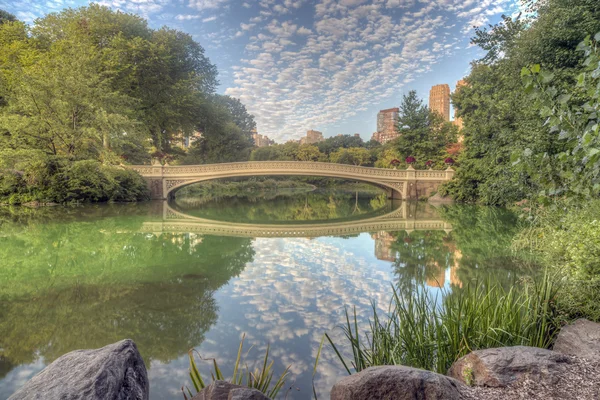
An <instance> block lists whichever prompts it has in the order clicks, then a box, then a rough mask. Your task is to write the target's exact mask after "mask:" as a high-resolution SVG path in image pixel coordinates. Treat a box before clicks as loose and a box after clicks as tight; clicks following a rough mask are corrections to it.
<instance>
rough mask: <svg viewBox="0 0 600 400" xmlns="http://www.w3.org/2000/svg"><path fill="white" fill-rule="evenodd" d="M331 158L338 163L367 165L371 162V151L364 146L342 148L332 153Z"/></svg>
mask: <svg viewBox="0 0 600 400" xmlns="http://www.w3.org/2000/svg"><path fill="white" fill-rule="evenodd" d="M329 159H330V161H331V162H334V163H338V164H352V165H365V164H369V163H370V162H371V153H370V152H369V150H367V149H365V148H364V147H351V148H349V149H344V148H341V149H338V150H336V151H335V152H333V153H331V155H330V156H329Z"/></svg>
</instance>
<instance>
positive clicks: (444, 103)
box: [429, 83, 450, 121]
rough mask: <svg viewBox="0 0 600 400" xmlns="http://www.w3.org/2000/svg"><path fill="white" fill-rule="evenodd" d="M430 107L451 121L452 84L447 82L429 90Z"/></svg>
mask: <svg viewBox="0 0 600 400" xmlns="http://www.w3.org/2000/svg"><path fill="white" fill-rule="evenodd" d="M429 109H430V110H431V111H435V112H437V113H438V114H440V115H441V116H442V117H444V120H445V121H450V86H448V84H447V83H444V84H441V85H435V86H434V87H432V88H431V90H430V91H429Z"/></svg>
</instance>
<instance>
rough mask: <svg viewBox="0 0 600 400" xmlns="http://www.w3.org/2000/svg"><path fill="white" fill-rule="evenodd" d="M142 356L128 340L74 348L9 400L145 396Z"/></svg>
mask: <svg viewBox="0 0 600 400" xmlns="http://www.w3.org/2000/svg"><path fill="white" fill-rule="evenodd" d="M148 392H149V385H148V375H147V373H146V366H145V365H144V360H143V359H142V357H141V356H140V353H139V352H138V350H137V347H136V346H135V343H134V342H133V341H132V340H130V339H126V340H122V341H120V342H117V343H114V344H111V345H108V346H106V347H102V348H101V349H95V350H76V351H72V352H70V353H67V354H65V355H63V356H61V357H60V358H58V359H56V360H55V361H54V362H53V363H52V364H50V365H48V366H47V367H46V368H44V369H43V370H42V371H41V372H40V373H39V374H37V375H35V376H34V377H33V378H31V380H29V381H28V382H27V383H25V385H24V386H23V387H22V388H21V389H20V390H19V391H17V392H16V393H15V394H13V395H12V396H10V397H9V400H32V399H61V400H63V399H64V400H79V399H81V400H83V399H86V400H96V399H97V400H100V399H102V400H105V399H111V400H113V399H114V400H146V399H148V397H149V396H148Z"/></svg>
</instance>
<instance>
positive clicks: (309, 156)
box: [296, 144, 323, 161]
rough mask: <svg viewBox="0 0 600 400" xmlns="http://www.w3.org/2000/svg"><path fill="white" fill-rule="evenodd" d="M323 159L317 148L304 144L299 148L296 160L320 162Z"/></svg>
mask: <svg viewBox="0 0 600 400" xmlns="http://www.w3.org/2000/svg"><path fill="white" fill-rule="evenodd" d="M321 159H323V153H321V152H320V151H319V148H318V147H317V146H313V145H311V144H302V145H300V146H299V147H298V151H297V153H296V160H298V161H319V160H321Z"/></svg>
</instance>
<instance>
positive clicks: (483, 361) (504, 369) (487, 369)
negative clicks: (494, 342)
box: [448, 346, 572, 387]
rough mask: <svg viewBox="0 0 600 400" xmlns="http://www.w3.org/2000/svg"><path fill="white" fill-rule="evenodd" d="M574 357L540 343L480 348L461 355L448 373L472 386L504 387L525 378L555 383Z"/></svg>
mask: <svg viewBox="0 0 600 400" xmlns="http://www.w3.org/2000/svg"><path fill="white" fill-rule="evenodd" d="M571 362H572V361H571V358H570V357H568V356H565V355H564V354H560V353H556V352H554V351H550V350H546V349H540V348H537V347H527V346H514V347H500V348H495V349H486V350H477V351H474V352H472V353H469V354H467V355H466V356H464V357H462V358H460V359H459V360H458V361H456V362H455V363H454V364H452V366H451V367H450V370H449V371H448V375H450V376H451V377H453V378H456V379H458V380H459V381H461V382H463V383H465V384H467V385H469V386H489V387H505V386H507V385H510V384H512V383H516V382H518V381H520V380H522V379H525V378H531V379H534V380H541V381H545V382H548V383H550V384H554V383H556V382H557V381H558V379H559V377H560V375H561V374H563V373H564V372H565V371H567V370H568V368H569V365H570V364H571Z"/></svg>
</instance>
